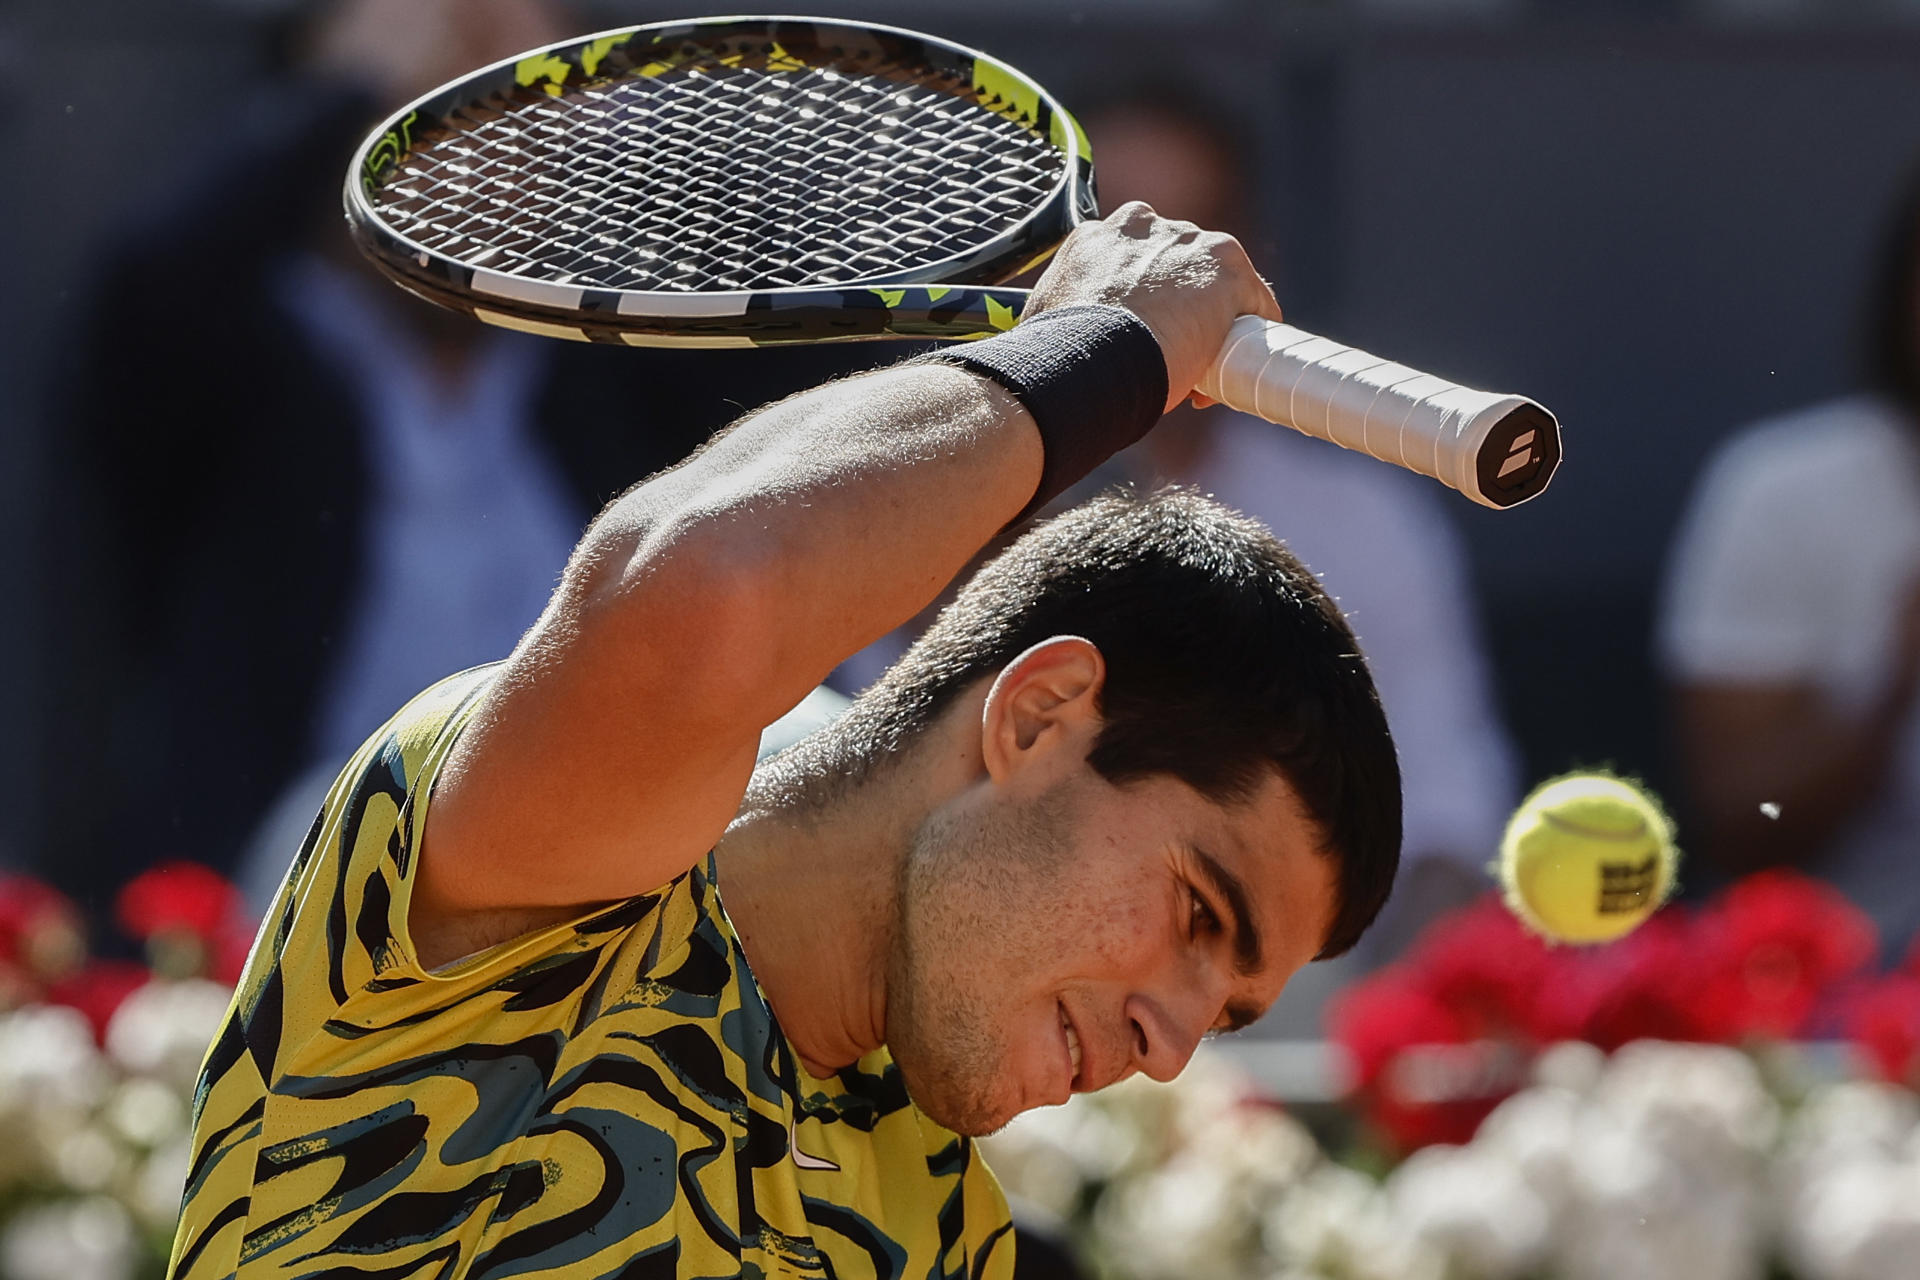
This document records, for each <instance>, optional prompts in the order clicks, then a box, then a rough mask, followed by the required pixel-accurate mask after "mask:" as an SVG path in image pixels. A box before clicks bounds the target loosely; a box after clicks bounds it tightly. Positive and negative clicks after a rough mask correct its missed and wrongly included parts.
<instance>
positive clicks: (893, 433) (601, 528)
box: [570, 365, 1042, 712]
mask: <svg viewBox="0 0 1920 1280" xmlns="http://www.w3.org/2000/svg"><path fill="white" fill-rule="evenodd" d="M1041 465H1042V448H1041V441H1040V436H1039V433H1038V431H1037V429H1036V428H1035V426H1034V423H1033V420H1032V419H1031V418H1030V417H1029V416H1028V414H1027V412H1026V410H1025V409H1023V408H1022V407H1021V405H1020V403H1019V401H1018V400H1016V399H1015V398H1014V397H1013V395H1012V394H1011V393H1009V392H1008V391H1006V390H1005V389H1004V388H1002V387H1000V386H999V385H997V384H996V383H994V382H992V381H990V380H988V379H986V378H983V377H980V376H977V375H974V374H971V373H968V372H965V371H962V370H960V369H956V368H952V367H947V366H941V365H909V366H903V367H896V368H892V369H887V370H882V371H880V372H877V373H872V374H867V375H864V376H861V377H857V378H850V379H847V380H845V381H841V382H836V383H832V384H830V385H828V386H825V387H821V388H817V389H815V390H813V391H809V392H806V393H804V394H802V395H798V396H794V397H791V398H789V399H787V400H784V401H781V402H779V403H777V404H774V405H771V406H769V407H767V408H765V409H763V410H761V411H759V412H758V413H755V414H753V415H752V416H750V417H748V418H746V419H743V420H742V421H741V422H739V423H738V424H736V425H735V426H734V427H732V428H730V429H729V430H728V431H727V432H726V433H724V434H723V435H722V436H721V437H719V438H717V439H716V440H715V441H714V442H713V443H712V444H710V445H709V446H708V447H707V448H705V449H704V450H702V451H701V452H700V453H699V454H698V455H696V456H695V457H694V458H693V459H691V460H690V461H688V462H687V463H685V464H683V465H682V466H680V467H679V468H676V469H675V470H673V471H671V472H667V473H664V474H662V475H661V476H658V477H655V478H654V479H653V480H651V481H649V482H647V483H646V484H643V485H641V486H639V487H637V488H635V489H634V490H632V491H630V492H629V493H627V494H626V495H625V496H624V497H622V498H621V499H619V500H618V501H617V502H615V503H614V504H613V505H612V506H610V507H609V508H608V509H607V511H606V512H605V513H603V515H602V516H601V517H600V519H599V520H598V521H596V522H595V524H594V526H593V528H592V529H591V530H590V531H589V533H588V535H587V537H586V539H584V540H583V542H582V545H581V548H580V551H579V552H578V553H577V554H576V559H575V568H574V570H571V571H570V574H572V573H578V574H581V575H584V577H585V580H584V581H580V582H577V583H576V584H574V585H575V586H576V587H577V588H580V589H582V590H584V591H585V592H586V593H587V595H588V596H589V597H590V598H592V599H593V600H594V601H595V602H596V604H595V607H596V608H599V607H604V606H607V605H613V606H615V607H617V608H621V609H633V610H644V611H645V612H646V613H647V614H649V615H651V616H650V618H649V624H650V625H651V624H657V622H658V620H659V613H660V610H659V607H658V606H659V605H660V604H661V603H662V597H663V596H667V597H670V598H671V599H672V600H681V599H714V600H721V599H724V600H728V601H730V602H732V604H731V606H730V607H729V609H728V610H727V611H725V613H724V615H722V616H725V617H726V618H728V619H729V621H730V622H731V623H732V624H733V625H734V627H735V628H736V629H738V630H740V631H742V632H744V635H742V636H740V637H737V639H740V640H744V641H747V642H749V643H750V644H751V646H752V648H753V657H752V660H751V666H752V668H753V669H754V670H755V672H756V683H763V684H764V685H765V686H766V687H765V688H764V689H763V690H761V691H759V692H760V693H761V695H762V696H764V697H766V698H767V699H768V706H769V707H770V708H771V709H773V710H774V711H776V712H777V711H778V710H780V709H783V708H784V707H785V706H786V705H787V704H788V703H790V702H791V701H793V700H795V699H797V698H799V697H800V696H801V695H803V694H804V693H805V692H806V690H807V689H808V688H810V687H812V686H813V685H814V684H816V683H818V681H819V680H820V679H821V678H822V677H824V676H825V675H826V673H827V672H828V671H830V670H832V668H833V667H834V666H835V665H836V664H837V663H838V662H839V661H840V660H841V659H843V658H844V657H846V655H847V654H849V653H852V652H855V651H856V650H858V649H860V648H862V647H864V646H865V645H866V644H868V643H870V642H871V641H872V640H874V639H876V638H878V637H879V636H881V635H884V634H885V633H886V632H887V631H889V630H891V629H892V628H893V627H895V626H897V625H899V624H900V623H901V622H902V621H904V620H906V619H907V618H910V617H912V616H913V615H914V614H915V613H916V612H918V611H919V610H920V609H921V608H923V607H925V605H926V604H927V602H928V601H930V600H932V599H933V598H934V596H935V595H936V594H937V593H938V592H939V590H940V588H941V587H942V586H944V585H945V584H946V582H947V581H948V580H949V579H950V578H951V577H952V576H953V575H954V574H956V573H958V572H959V571H960V569H961V568H963V567H964V566H965V564H966V563H967V561H968V559H969V558H970V557H971V556H972V555H973V554H974V553H975V552H976V551H978V550H979V549H980V547H982V546H983V545H985V543H986V542H987V541H988V539H990V538H991V537H992V536H993V535H994V534H995V533H997V532H998V531H999V530H1000V529H1001V528H1003V527H1004V526H1005V525H1006V524H1007V522H1008V521H1010V520H1012V519H1013V518H1014V517H1015V516H1016V515H1017V514H1018V513H1019V512H1020V511H1021V510H1022V509H1023V507H1024V506H1025V505H1026V502H1027V500H1028V499H1029V498H1030V497H1031V496H1032V494H1033V492H1034V488H1035V485H1036V484H1037V483H1038V481H1039V477H1040V472H1041ZM711 640H712V641H713V642H714V643H716V644H725V643H726V642H727V640H728V637H724V636H712V637H711ZM743 674H745V673H743Z"/></svg>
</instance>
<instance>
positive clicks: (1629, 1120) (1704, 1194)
mask: <svg viewBox="0 0 1920 1280" xmlns="http://www.w3.org/2000/svg"><path fill="white" fill-rule="evenodd" d="M1576 1128H1577V1137H1576V1140H1575V1147H1574V1150H1575V1151H1576V1152H1577V1157H1576V1158H1575V1159H1574V1160H1573V1162H1572V1164H1571V1171H1572V1177H1571V1179H1570V1187H1571V1191H1572V1195H1571V1197H1570V1200H1569V1207H1568V1210H1567V1212H1566V1214H1565V1215H1564V1219H1563V1225H1562V1226H1561V1228H1560V1229H1559V1230H1558V1231H1557V1232H1556V1240H1555V1249H1554V1252H1555V1254H1556V1264H1557V1267H1556V1269H1557V1271H1558V1273H1559V1274H1561V1275H1563V1276H1565V1277H1566V1278H1567V1280H1602V1278H1605V1280H1612V1278H1613V1277H1618V1276H1634V1277H1636V1280H1668V1278H1671V1280H1758V1277H1759V1276H1760V1275H1761V1274H1762V1272H1763V1269H1764V1259H1765V1256H1766V1253H1767V1235H1766V1231H1765V1230H1764V1226H1763V1224H1764V1221H1765V1214H1764V1212H1763V1208H1764V1203H1765V1202H1764V1198H1763V1196H1762V1174H1763V1172H1764V1170H1765V1167H1766V1166H1765V1155H1766V1151H1767V1149H1768V1147H1769V1146H1770V1144H1771V1142H1772V1140H1773V1137H1774V1135H1775V1134H1776V1133H1777V1132H1778V1129H1779V1108H1778V1106H1777V1104H1776V1103H1775V1102H1774V1101H1773V1099H1772V1097H1771V1096H1770V1095H1769V1094H1768V1093H1767V1092H1766V1089H1765V1087H1764V1086H1763V1084H1762V1082H1761V1080H1760V1076H1759V1072H1758V1071H1757V1070H1756V1069H1755V1068H1754V1065H1753V1063H1752V1061H1751V1060H1750V1059H1748V1058H1747V1057H1746V1055H1744V1054H1742V1053H1739V1052H1738V1051H1736V1050H1732V1049H1726V1048H1721V1047H1717V1046H1710V1045H1674V1044H1662V1043H1656V1042H1651V1041H1648V1042H1641V1043H1638V1044H1632V1045H1628V1046H1627V1047H1626V1048H1625V1049H1622V1050H1621V1051H1620V1052H1619V1053H1618V1054H1616V1055H1615V1056H1614V1058H1613V1060H1612V1061H1611V1062H1610V1063H1609V1064H1608V1066H1607V1070H1606V1071H1605V1073H1604V1074H1603V1075H1602V1076H1601V1078H1600V1079H1599V1080H1598V1081H1597V1082H1595V1083H1594V1085H1593V1087H1592V1089H1591V1092H1590V1093H1589V1095H1588V1098H1587V1101H1586V1103H1585V1105H1584V1106H1583V1107H1582V1108H1581V1111H1580V1113H1579V1117H1578V1120H1577V1124H1576Z"/></svg>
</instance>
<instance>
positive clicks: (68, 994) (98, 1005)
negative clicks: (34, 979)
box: [47, 960, 153, 1041]
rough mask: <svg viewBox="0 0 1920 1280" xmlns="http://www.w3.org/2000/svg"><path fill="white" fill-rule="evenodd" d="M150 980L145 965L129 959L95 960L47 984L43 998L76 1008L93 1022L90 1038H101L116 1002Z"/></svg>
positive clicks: (103, 1038)
mask: <svg viewBox="0 0 1920 1280" xmlns="http://www.w3.org/2000/svg"><path fill="white" fill-rule="evenodd" d="M152 980H153V975H152V974H151V973H149V972H147V969H146V966H145V965H139V964H135V963H133V962H132V961H130V960H95V961H93V962H92V963H90V964H88V965H87V966H86V967H85V968H84V969H82V970H80V971H79V972H78V973H75V974H73V975H71V976H69V977H66V978H63V979H61V980H60V981H59V982H56V983H54V984H52V985H51V986H50V987H48V988H47V999H48V1000H50V1001H52V1002H53V1003H54V1004H64V1005H66V1006H68V1007H69V1008H73V1009H78V1010H79V1011H80V1012H81V1013H83V1014H85V1015H86V1018H87V1021H88V1022H89V1023H91V1024H92V1025H93V1038H94V1039H95V1040H97V1041H104V1040H105V1039H106V1035H107V1023H109V1022H111V1021H112V1020H113V1014H114V1011H115V1010H116V1009H118V1008H119V1007H120V1002H121V1001H123V1000H125V999H126V998H127V997H128V996H130V995H132V994H133V993H134V992H136V991H138V990H139V989H140V988H141V987H144V986H146V985H147V983H149V982H151V981H152Z"/></svg>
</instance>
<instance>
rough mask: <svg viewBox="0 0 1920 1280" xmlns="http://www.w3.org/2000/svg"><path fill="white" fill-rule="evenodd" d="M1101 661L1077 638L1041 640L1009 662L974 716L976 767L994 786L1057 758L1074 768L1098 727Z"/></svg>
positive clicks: (1095, 651) (1102, 681) (1102, 677)
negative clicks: (978, 763) (1067, 754)
mask: <svg viewBox="0 0 1920 1280" xmlns="http://www.w3.org/2000/svg"><path fill="white" fill-rule="evenodd" d="M1106 679H1107V660H1106V658H1105V657H1104V656H1103V655H1102V654H1101V652H1100V650H1099V649H1098V648H1097V647H1096V646H1095V645H1094V643H1093V641H1091V640H1088V639H1085V638H1084V637H1081V636H1054V637H1053V638H1052V639H1050V640H1042V641H1041V642H1040V643H1039V644H1036V645H1034V646H1033V647H1032V648H1031V649H1028V650H1027V651H1026V652H1025V653H1023V654H1021V655H1020V656H1019V657H1017V658H1015V659H1014V660H1013V661H1012V662H1009V663H1008V664H1007V665H1006V666H1005V667H1004V668H1002V669H1001V672H1000V674H999V676H997V677H996V678H995V679H994V682H993V687H992V688H991V689H989V690H988V691H987V700H986V702H985V704H984V705H983V706H982V707H981V710H980V737H981V756H982V763H983V764H984V765H985V766H986V770H987V774H988V776H989V777H991V778H992V779H993V780H994V781H995V782H1006V781H1007V780H1009V779H1010V778H1012V777H1013V776H1014V775H1015V774H1018V773H1021V772H1023V771H1025V770H1027V769H1030V768H1032V767H1033V766H1034V765H1035V764H1037V763H1039V762H1040V761H1042V760H1053V759H1054V758H1055V757H1056V756H1057V755H1058V754H1059V753H1060V752H1062V751H1067V752H1071V753H1074V755H1073V759H1072V760H1071V761H1068V762H1065V763H1067V764H1077V763H1079V761H1080V760H1082V759H1084V758H1085V757H1086V753H1087V751H1088V750H1089V749H1090V748H1091V747H1092V745H1093V734H1094V733H1095V732H1097V731H1098V729H1099V724H1100V710H1099V703H1100V691H1101V689H1102V688H1103V687H1105V684H1106Z"/></svg>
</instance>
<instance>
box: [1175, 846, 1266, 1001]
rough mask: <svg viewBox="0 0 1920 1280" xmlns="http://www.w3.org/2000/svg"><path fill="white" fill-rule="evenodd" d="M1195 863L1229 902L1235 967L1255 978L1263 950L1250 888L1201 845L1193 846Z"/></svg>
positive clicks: (1243, 975)
mask: <svg viewBox="0 0 1920 1280" xmlns="http://www.w3.org/2000/svg"><path fill="white" fill-rule="evenodd" d="M1191 847H1192V849H1193V860H1194V861H1195V862H1196V863H1198V864H1199V866H1200V873H1201V874H1202V875H1204V876H1205V877H1206V878H1207V881H1208V883H1210V884H1211V885H1212V886H1213V889H1214V892H1215V893H1218V894H1219V895H1220V896H1221V897H1222V898H1225V899H1226V900H1227V910H1228V911H1229V912H1230V913H1231V914H1232V916H1233V967H1234V968H1235V969H1236V970H1238V971H1239V973H1240V974H1241V976H1242V977H1248V978H1250V977H1252V976H1254V975H1255V974H1257V973H1259V972H1260V968H1261V964H1262V959H1261V948H1260V929H1259V926H1257V925H1255V924H1254V922H1253V907H1252V905H1251V901H1250V899H1249V898H1248V896H1247V887H1246V886H1245V885H1244V884H1242V883H1240V878H1239V877H1238V876H1236V875H1234V874H1233V872H1231V871H1229V870H1227V869H1226V868H1225V867H1223V866H1221V865H1220V863H1219V862H1218V861H1217V860H1216V859H1215V858H1214V856H1213V855H1212V854H1210V853H1208V852H1207V851H1206V850H1205V849H1202V848H1201V847H1200V846H1198V845H1193V846H1191Z"/></svg>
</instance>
